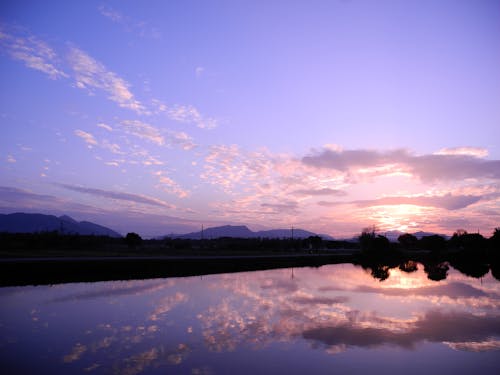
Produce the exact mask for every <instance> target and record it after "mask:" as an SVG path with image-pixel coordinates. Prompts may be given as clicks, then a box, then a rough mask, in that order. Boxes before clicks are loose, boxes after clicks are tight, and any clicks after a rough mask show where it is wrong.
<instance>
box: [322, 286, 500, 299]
mask: <svg viewBox="0 0 500 375" xmlns="http://www.w3.org/2000/svg"><path fill="white" fill-rule="evenodd" d="M323 290H324V288H323ZM356 291H357V292H364V293H381V294H384V295H389V296H398V297H404V296H446V297H449V298H453V299H457V298H477V297H490V298H498V296H496V295H488V294H486V293H485V292H483V291H482V290H481V289H477V288H474V287H473V286H470V285H468V284H464V283H460V282H451V283H448V284H444V285H435V286H424V287H420V288H406V289H404V288H373V287H369V286H359V287H357V288H356Z"/></svg>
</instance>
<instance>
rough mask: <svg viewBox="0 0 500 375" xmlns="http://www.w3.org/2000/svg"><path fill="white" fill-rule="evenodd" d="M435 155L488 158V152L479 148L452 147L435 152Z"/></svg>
mask: <svg viewBox="0 0 500 375" xmlns="http://www.w3.org/2000/svg"><path fill="white" fill-rule="evenodd" d="M435 155H469V156H476V157H478V158H484V157H486V156H488V150H487V149H485V148H479V147H453V148H443V149H441V150H439V151H438V152H436V153H435Z"/></svg>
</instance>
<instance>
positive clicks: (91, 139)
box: [75, 129, 97, 148]
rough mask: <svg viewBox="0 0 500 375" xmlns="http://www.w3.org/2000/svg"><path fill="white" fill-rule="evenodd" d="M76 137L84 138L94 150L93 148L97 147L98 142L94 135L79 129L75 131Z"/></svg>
mask: <svg viewBox="0 0 500 375" xmlns="http://www.w3.org/2000/svg"><path fill="white" fill-rule="evenodd" d="M75 135H76V136H78V137H80V138H82V139H83V140H84V141H85V143H86V144H87V145H88V146H89V147H91V148H92V146H97V141H96V139H95V138H94V136H93V135H92V134H90V133H87V132H84V131H83V130H80V129H78V130H75Z"/></svg>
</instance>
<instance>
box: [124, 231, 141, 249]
mask: <svg viewBox="0 0 500 375" xmlns="http://www.w3.org/2000/svg"><path fill="white" fill-rule="evenodd" d="M125 242H126V243H127V246H128V247H129V248H130V249H135V248H136V247H137V246H139V245H140V244H141V243H142V238H141V236H139V235H138V234H137V233H134V232H130V233H127V235H126V236H125Z"/></svg>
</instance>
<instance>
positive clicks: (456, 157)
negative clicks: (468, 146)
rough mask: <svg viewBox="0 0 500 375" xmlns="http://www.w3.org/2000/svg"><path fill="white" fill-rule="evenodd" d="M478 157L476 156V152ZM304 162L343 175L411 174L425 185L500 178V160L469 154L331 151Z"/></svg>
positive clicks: (304, 159)
mask: <svg viewBox="0 0 500 375" xmlns="http://www.w3.org/2000/svg"><path fill="white" fill-rule="evenodd" d="M476 154H477V153H476ZM302 163H304V164H305V165H308V166H311V167H315V168H324V169H332V170H337V171H341V172H353V171H355V169H356V168H357V169H361V168H365V169H366V168H381V167H385V168H382V169H381V170H380V171H379V172H378V174H380V175H383V174H389V173H392V172H394V171H400V172H406V173H410V174H412V175H414V176H417V177H419V178H420V179H421V180H422V181H424V182H432V181H437V180H463V179H467V178H490V179H500V160H486V159H483V158H480V157H478V156H476V155H471V154H470V153H468V154H464V153H459V154H457V153H451V154H450V153H445V154H432V155H421V156H418V155H413V154H410V153H409V152H408V151H406V150H392V151H385V152H380V151H374V150H345V151H343V150H332V149H325V150H323V151H321V152H315V153H313V154H312V155H308V156H304V157H303V158H302Z"/></svg>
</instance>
